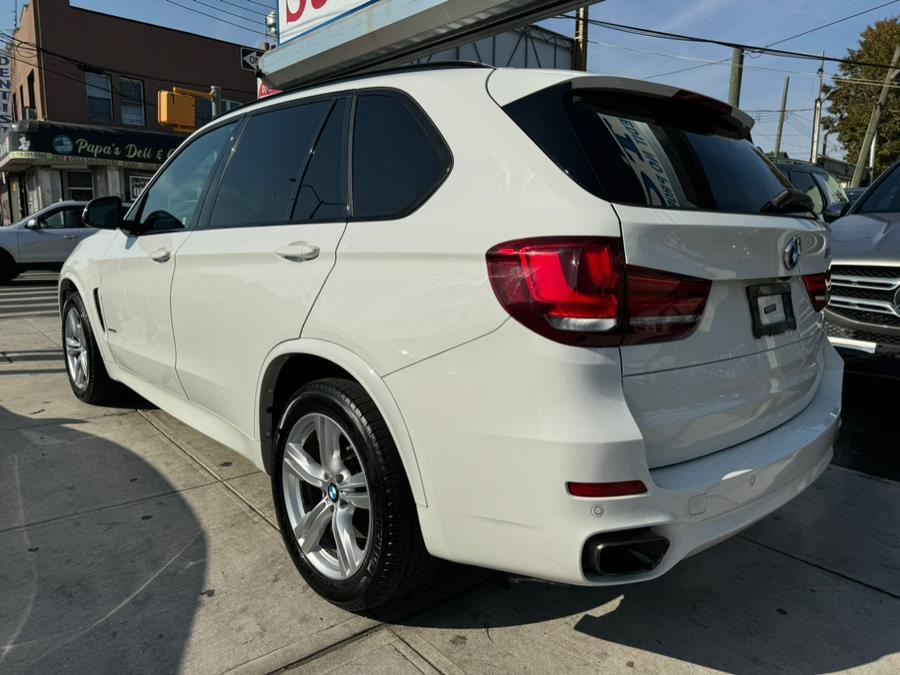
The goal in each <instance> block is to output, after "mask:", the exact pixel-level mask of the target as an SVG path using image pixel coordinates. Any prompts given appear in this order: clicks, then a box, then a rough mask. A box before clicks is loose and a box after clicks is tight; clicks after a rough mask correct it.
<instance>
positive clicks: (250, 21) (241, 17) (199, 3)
mask: <svg viewBox="0 0 900 675" xmlns="http://www.w3.org/2000/svg"><path fill="white" fill-rule="evenodd" d="M223 1H224V0H223ZM191 2H194V3H196V4H198V5H203V6H204V7H209V8H210V9H214V10H216V11H217V12H221V13H222V14H227V15H228V16H233V17H236V18H238V19H241V20H242V21H247V22H249V23H256V21H257V20H256V19H253V18H250V17H247V16H242V15H240V14H235V13H234V12H229V11H228V10H227V9H220V8H219V7H216V6H215V5H210V4H209V3H208V2H203V0H191ZM227 4H229V5H230V4H231V3H230V2H229V3H227ZM247 11H249V10H247Z"/></svg>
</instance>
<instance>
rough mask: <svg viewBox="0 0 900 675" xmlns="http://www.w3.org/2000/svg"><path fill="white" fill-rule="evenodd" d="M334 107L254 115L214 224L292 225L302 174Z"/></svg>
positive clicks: (231, 168) (233, 161) (226, 177)
mask: <svg viewBox="0 0 900 675" xmlns="http://www.w3.org/2000/svg"><path fill="white" fill-rule="evenodd" d="M331 106H332V101H330V100H326V101H316V102H313V103H307V104H303V105H297V106H291V107H288V108H281V109H276V110H273V111H271V112H264V113H260V114H257V115H254V116H252V117H251V118H250V120H249V121H248V122H247V126H246V127H245V128H244V130H243V132H241V137H240V139H239V140H238V142H237V145H236V147H235V150H234V152H233V154H232V157H231V160H230V161H229V162H228V166H227V167H226V169H225V174H224V176H223V178H222V183H221V185H220V186H219V191H218V194H217V195H216V205H215V207H214V209H213V212H212V216H211V218H210V225H211V226H212V227H247V226H254V225H274V224H279V223H282V224H283V223H287V222H288V220H289V217H290V213H291V207H292V205H293V201H294V199H295V197H296V195H297V192H298V185H299V182H300V179H301V176H300V172H301V171H302V170H303V168H304V167H305V165H306V163H307V160H308V159H309V155H310V148H312V146H313V143H315V140H316V137H317V135H318V134H319V131H320V130H321V129H322V124H323V123H324V121H325V116H326V115H327V114H328V111H329V109H330V108H331Z"/></svg>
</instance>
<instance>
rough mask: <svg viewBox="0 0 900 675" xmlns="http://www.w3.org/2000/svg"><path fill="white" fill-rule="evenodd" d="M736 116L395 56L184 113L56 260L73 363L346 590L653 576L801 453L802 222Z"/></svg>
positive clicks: (813, 342) (823, 408)
mask: <svg viewBox="0 0 900 675" xmlns="http://www.w3.org/2000/svg"><path fill="white" fill-rule="evenodd" d="M751 124H752V122H751V120H750V119H749V118H748V117H747V116H746V115H745V114H744V113H742V112H740V111H738V110H735V109H733V108H731V107H730V106H727V105H725V104H723V103H720V102H718V101H715V100H712V99H709V98H707V97H704V96H700V95H697V94H694V93H691V92H687V91H684V90H680V89H676V88H672V87H668V86H664V85H659V84H649V83H645V82H638V81H632V80H625V79H620V78H613V77H595V76H586V75H585V74H583V73H575V72H559V71H528V70H495V69H491V68H487V67H465V68H464V67H432V68H428V69H421V68H418V69H417V68H410V69H407V70H401V71H395V72H391V73H381V74H377V75H372V76H368V77H360V78H356V79H353V80H343V81H335V82H331V83H327V84H323V85H320V86H316V87H314V88H309V89H306V90H303V91H297V92H291V93H286V94H283V95H280V96H277V97H273V98H271V99H267V100H265V101H260V102H257V103H254V104H251V105H249V106H246V107H244V108H242V109H239V110H237V111H234V112H231V113H229V114H227V115H225V116H223V117H221V118H219V119H217V120H215V121H214V122H213V123H212V124H210V125H208V126H206V127H205V128H203V129H201V130H199V131H198V132H197V133H195V134H194V135H193V136H192V137H190V138H189V139H188V140H187V141H186V142H185V143H184V144H183V145H182V147H181V148H180V149H179V151H178V152H177V153H176V154H175V155H174V156H173V157H172V158H171V159H170V160H169V161H168V162H167V163H166V164H165V166H163V167H162V168H161V169H160V170H159V172H158V173H157V175H156V177H155V178H154V180H153V181H152V182H151V183H150V184H149V186H148V187H147V189H146V190H145V191H144V194H143V195H142V196H141V198H140V199H139V200H138V201H137V202H136V203H135V204H134V205H133V207H132V208H131V209H130V210H129V211H128V212H127V213H124V214H123V209H121V207H120V205H119V203H118V201H117V200H116V199H115V198H101V199H98V200H95V201H94V202H92V203H91V205H90V206H89V207H88V208H87V209H86V211H85V217H86V220H87V221H88V222H89V223H91V224H93V225H95V226H96V227H98V228H102V231H101V232H100V233H99V234H97V235H96V236H93V237H91V238H89V239H87V240H86V241H84V242H82V243H81V244H80V246H79V247H78V248H77V250H76V251H75V252H74V253H73V255H72V256H71V257H70V258H69V260H68V262H67V263H66V265H65V268H64V270H63V273H62V276H61V279H60V285H59V299H60V306H61V311H62V317H63V322H62V325H63V336H64V341H65V353H66V358H67V367H68V373H69V378H70V380H71V384H72V389H73V390H74V392H75V394H76V396H78V397H79V398H81V399H83V400H85V401H89V402H94V401H99V400H101V399H102V398H104V397H106V396H109V395H110V393H111V392H112V391H113V390H112V389H111V387H110V385H111V381H112V380H115V381H118V382H121V383H124V384H125V385H127V386H128V387H130V388H132V389H134V390H135V391H137V392H138V393H139V394H141V395H142V396H144V397H146V398H147V399H149V400H150V401H152V402H153V403H155V404H157V405H158V406H160V407H161V408H162V409H164V410H166V411H168V412H169V413H171V414H172V415H174V416H176V417H178V418H179V419H181V420H183V421H185V422H186V423H188V424H190V425H192V426H194V427H196V428H197V429H199V430H200V431H202V432H204V433H205V434H208V435H209V436H211V437H213V438H215V439H217V440H219V441H221V442H222V443H224V444H225V445H227V446H229V447H231V448H233V449H234V450H236V451H238V452H240V453H242V454H244V455H246V456H247V457H249V458H250V459H251V460H253V461H254V462H255V463H256V464H257V465H259V466H260V467H263V468H264V469H265V470H266V471H267V472H269V474H271V479H272V494H273V498H274V502H275V505H276V508H277V513H278V518H279V522H280V525H281V530H282V532H283V535H284V541H285V543H286V545H287V548H288V550H289V552H290V555H291V556H292V558H293V560H294V562H295V563H296V566H297V567H298V569H299V570H300V572H301V573H302V575H303V576H304V577H305V579H306V580H307V581H308V582H309V584H310V585H311V586H312V587H313V588H314V589H315V590H316V591H318V592H319V593H320V594H322V595H323V596H324V597H326V598H327V599H329V600H331V601H332V602H334V603H336V604H339V605H341V606H344V607H348V608H351V609H356V610H360V609H366V608H372V607H375V606H378V605H381V604H383V603H385V602H387V601H389V600H392V599H394V598H397V597H398V596H400V595H402V594H404V593H406V592H408V591H409V590H410V589H411V588H413V587H414V586H415V585H416V584H417V583H419V582H421V581H422V580H423V579H424V578H425V577H426V575H427V574H428V573H429V570H430V569H431V568H432V563H433V561H434V559H435V558H443V559H447V560H452V561H458V562H462V563H468V564H473V565H479V566H484V567H490V568H495V569H499V570H505V571H509V572H512V573H517V574H522V575H530V576H535V577H541V578H544V579H551V580H555V581H559V582H565V583H570V584H584V585H602V584H618V583H623V582H631V581H640V580H645V579H650V578H653V577H656V576H659V575H660V574H663V573H664V572H666V571H667V570H669V569H670V568H671V567H672V566H673V565H675V564H676V563H677V562H678V561H680V560H682V559H683V558H685V557H686V556H688V555H690V554H692V553H695V552H697V551H699V550H701V549H703V548H706V547H708V546H711V545H712V544H714V543H716V542H717V541H720V540H721V539H723V538H725V537H728V536H729V535H732V534H734V533H735V532H737V531H738V530H740V529H742V528H744V527H747V526H748V525H749V524H750V523H752V522H754V521H756V520H758V519H759V518H761V517H763V516H765V515H766V514H768V513H770V512H771V511H773V510H774V509H777V508H778V507H779V506H781V505H782V504H784V503H785V502H787V501H788V500H790V499H791V498H793V497H795V496H796V495H797V494H798V493H800V492H801V491H802V490H803V489H804V488H806V487H807V486H808V485H810V483H811V482H812V481H813V480H815V478H816V477H817V476H818V475H819V474H820V473H821V472H822V471H823V470H824V469H825V467H826V465H827V464H828V462H829V460H830V457H831V452H832V443H833V440H834V437H835V434H836V431H837V428H838V424H839V416H840V407H841V401H840V393H841V378H842V366H841V361H840V359H839V357H837V355H836V353H835V352H834V350H833V349H832V347H831V346H830V345H829V343H828V342H827V340H826V339H825V336H824V331H823V314H822V309H823V308H824V307H825V304H826V302H827V293H828V281H827V278H826V269H827V266H828V257H829V253H828V250H829V249H828V234H827V231H826V229H825V227H823V225H822V224H821V223H819V222H817V221H816V220H815V219H814V218H812V217H810V216H809V215H808V214H807V213H806V211H807V210H808V209H809V208H810V205H809V203H808V201H807V198H806V197H805V196H804V195H801V194H798V193H797V192H796V191H793V190H792V189H791V188H790V186H789V184H788V183H787V181H786V180H785V179H784V178H783V177H782V176H781V174H780V173H779V172H778V171H777V170H776V169H775V168H774V167H773V166H772V165H771V164H770V163H769V162H768V161H767V160H766V159H765V158H764V157H763V156H762V155H761V154H760V152H759V151H758V150H757V149H756V148H755V147H754V146H753V144H752V142H751V141H750V140H749V139H750V135H749V132H750V127H751Z"/></svg>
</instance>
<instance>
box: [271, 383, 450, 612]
mask: <svg viewBox="0 0 900 675" xmlns="http://www.w3.org/2000/svg"><path fill="white" fill-rule="evenodd" d="M286 411H287V412H286V413H285V414H284V416H283V419H282V423H281V425H280V426H279V428H278V431H277V432H276V439H275V455H274V457H273V462H272V495H273V498H274V502H275V510H276V513H277V515H278V524H279V526H280V529H281V534H282V537H283V539H284V543H285V545H286V546H287V549H288V551H289V552H290V555H291V558H292V559H293V561H294V564H295V565H296V566H297V569H298V570H299V571H300V574H301V575H303V578H304V579H305V580H306V582H307V583H308V584H309V585H310V586H311V587H312V588H313V590H315V591H316V592H317V593H318V594H319V595H321V596H322V597H324V598H325V599H327V600H328V601H330V602H332V603H333V604H335V605H338V606H340V607H343V608H345V609H348V610H351V611H364V610H371V609H374V608H376V607H381V606H384V605H386V604H388V603H391V602H393V601H396V600H399V599H400V598H402V597H403V596H404V595H406V594H407V593H409V592H410V591H411V590H413V589H414V588H415V587H416V586H418V585H419V584H421V583H422V582H424V581H425V580H427V578H428V577H429V576H430V575H431V573H432V572H433V571H434V569H435V567H436V562H437V561H436V560H435V559H434V558H432V557H431V556H430V555H429V554H428V552H427V551H426V549H425V544H424V542H423V541H422V534H421V531H420V529H419V521H418V517H417V515H416V506H415V503H414V501H413V497H412V491H411V490H410V487H409V483H408V481H407V478H406V473H405V471H404V469H403V464H402V462H401V460H400V455H399V454H398V452H397V448H396V446H395V444H394V440H393V438H391V435H390V433H389V432H388V429H387V425H386V424H385V422H384V419H383V418H382V417H381V414H380V413H379V412H378V409H377V408H376V407H375V404H374V403H373V402H372V399H371V398H369V396H368V394H366V392H365V390H364V389H363V388H362V387H361V386H360V385H359V384H357V383H356V382H353V381H350V380H344V379H336V378H335V379H324V380H317V381H315V382H311V383H309V384H307V385H304V386H303V387H301V388H300V389H298V390H297V391H296V392H295V393H294V395H293V396H292V397H291V399H290V401H289V403H288V405H287V407H286ZM320 436H322V437H323V438H325V439H326V440H325V442H324V443H323V444H322V445H320V443H319V437H320ZM330 441H331V442H330ZM323 447H325V448H326V450H325V451H324V452H323V451H322V448H323ZM327 448H337V450H336V451H332V450H329V449H327ZM286 450H287V461H285V457H286ZM317 521H318V526H317V525H316V522H317ZM342 523H344V524H343V525H342ZM341 533H344V535H345V536H344V537H341V536H340V535H341ZM348 533H349V534H348ZM339 539H341V540H342V541H343V542H344V543H343V544H342V545H340V546H339V545H338V543H337V542H338V540H339ZM345 563H346V564H345Z"/></svg>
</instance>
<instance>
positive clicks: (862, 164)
mask: <svg viewBox="0 0 900 675" xmlns="http://www.w3.org/2000/svg"><path fill="white" fill-rule="evenodd" d="M898 61H900V45H897V46H896V47H894V58H892V59H891V67H890V69H889V70H888V72H887V75H885V77H884V84H883V85H881V95H879V97H878V102H877V103H876V104H875V107H874V108H872V117H871V118H869V126H868V127H867V128H866V135H865V137H864V138H863V142H862V146H860V148H859V157H858V158H857V159H856V168H855V169H854V170H853V179H852V180H851V181H850V187H859V184H860V183H861V182H862V177H863V171H864V170H865V168H866V155H868V154H869V148H870V147H871V146H872V141H873V140H875V132H876V131H877V130H878V122H879V121H880V120H881V111H882V110H883V109H884V104H885V103H886V102H887V97H888V92H889V90H890V83H891V82H892V81H893V80H894V79H895V78H896V77H897V73H898V72H900V70H898V69H897V62H898ZM872 178H875V176H874V175H873V176H872Z"/></svg>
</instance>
